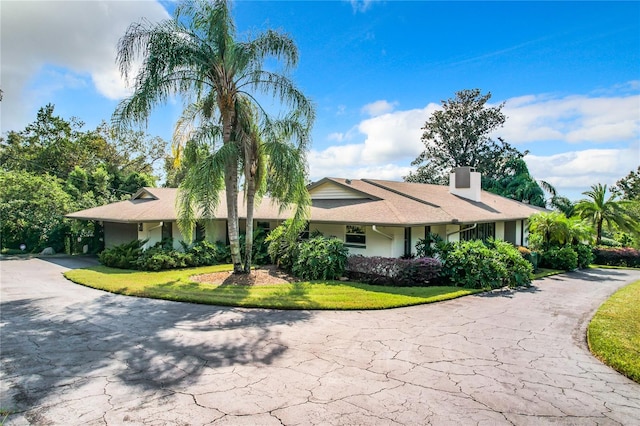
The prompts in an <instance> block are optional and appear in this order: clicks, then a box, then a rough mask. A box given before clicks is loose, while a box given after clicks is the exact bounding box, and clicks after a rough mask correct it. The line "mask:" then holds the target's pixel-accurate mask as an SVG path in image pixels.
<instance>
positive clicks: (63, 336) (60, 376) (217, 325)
mask: <svg viewBox="0 0 640 426" xmlns="http://www.w3.org/2000/svg"><path fill="white" fill-rule="evenodd" d="M56 303H57V301H56V300H55V299H42V298H40V299H37V298H33V299H28V298H27V299H20V300H14V301H8V302H4V303H1V304H0V318H1V321H2V323H3V328H2V354H1V358H2V367H1V369H2V377H3V381H5V385H4V386H3V388H4V389H7V388H9V391H8V392H3V393H4V395H2V397H0V405H1V406H2V407H3V408H10V409H12V411H14V412H25V411H27V410H28V413H25V415H26V416H27V417H28V414H29V413H33V410H34V409H35V408H37V406H38V405H40V404H42V403H44V402H45V401H46V404H47V405H49V404H50V402H51V400H54V401H55V400H56V399H59V400H60V401H61V402H62V401H63V399H65V398H64V397H62V395H63V394H65V395H66V394H67V393H72V392H78V393H79V392H81V391H79V390H78V389H80V388H81V387H84V386H87V385H89V386H90V384H91V382H92V381H96V382H97V383H104V379H105V377H106V378H107V381H108V382H110V383H112V382H116V383H119V384H120V385H121V386H125V387H126V388H130V389H129V390H130V392H131V395H132V399H133V398H135V397H136V396H135V394H136V392H138V393H139V392H141V391H157V390H161V389H166V388H171V387H174V386H176V387H179V386H181V385H182V386H188V384H189V383H193V382H194V381H196V380H197V378H198V377H199V376H201V375H202V374H203V373H205V372H209V373H211V372H212V371H213V370H215V369H217V368H221V367H226V366H234V365H245V364H256V365H260V364H270V363H272V362H273V361H274V360H275V359H276V358H278V357H280V356H282V355H283V354H284V353H285V352H286V351H287V349H288V347H287V345H286V344H285V343H284V342H282V341H281V340H280V338H279V333H277V332H274V330H273V327H277V326H279V325H287V324H291V323H295V322H300V321H307V320H309V319H310V318H311V317H312V316H313V314H312V313H311V312H308V311H271V310H261V309H251V310H248V309H240V308H224V307H218V306H211V305H195V304H185V303H177V302H166V301H160V300H150V299H140V298H134V297H124V296H117V295H116V296H114V295H110V294H101V295H99V296H98V297H96V298H95V299H94V300H93V301H92V302H90V303H85V304H80V303H75V304H71V305H68V306H65V307H62V308H60V309H56V308H55V307H54V308H52V306H55V305H56ZM58 304H59V303H58ZM100 380H102V381H100ZM102 386H104V384H103V385H102ZM90 388H91V387H90ZM75 396H76V397H81V396H82V395H78V394H76V395H75Z"/></svg>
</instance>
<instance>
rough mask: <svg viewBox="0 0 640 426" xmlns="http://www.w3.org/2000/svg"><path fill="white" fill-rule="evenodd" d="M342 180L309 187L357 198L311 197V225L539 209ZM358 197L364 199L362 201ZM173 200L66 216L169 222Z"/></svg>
mask: <svg viewBox="0 0 640 426" xmlns="http://www.w3.org/2000/svg"><path fill="white" fill-rule="evenodd" d="M348 182H349V183H346V181H345V179H338V178H325V179H322V180H321V181H319V182H316V183H314V184H312V185H310V186H309V189H310V192H311V194H312V198H313V191H314V189H315V188H318V187H319V186H320V185H326V184H331V185H337V186H338V187H339V188H341V189H344V190H353V191H355V192H354V193H357V194H358V195H359V196H360V198H352V199H349V198H346V199H345V198H340V199H313V205H312V207H311V220H312V221H313V222H325V223H331V222H333V223H341V224H345V223H347V224H348V223H357V224H375V225H389V226H409V225H414V226H421V225H436V224H444V223H454V222H460V223H471V222H495V221H504V220H515V219H525V218H528V217H529V216H531V215H532V214H534V213H537V212H539V211H542V210H544V209H541V208H539V207H534V206H530V205H528V204H524V203H521V202H518V201H514V200H511V199H508V198H504V197H501V196H498V195H494V194H491V193H489V192H486V191H482V202H474V201H469V200H467V199H465V198H462V197H459V196H456V195H452V194H450V193H449V188H448V187H447V186H440V185H427V184H420V183H408V182H394V181H384V180H375V179H361V180H359V179H353V180H350V181H348ZM363 194H364V195H368V196H369V198H366V197H365V198H362V195H363ZM176 196H177V189H174V188H143V189H141V190H140V191H138V192H137V193H136V194H135V195H134V197H133V198H132V199H131V200H128V201H120V202H116V203H112V204H108V205H105V206H101V207H94V208H91V209H87V210H82V211H79V212H75V213H71V214H69V215H67V217H70V218H75V219H89V220H102V221H107V222H129V223H135V222H159V221H175V220H176V219H177V213H176V209H175V203H176ZM145 197H148V198H145ZM242 197H243V196H242V194H241V195H240V196H239V198H238V205H239V206H240V217H241V218H245V217H246V213H245V209H244V201H243V199H242ZM226 212H227V209H226V202H225V197H224V194H221V197H220V205H219V206H218V208H217V209H216V214H215V217H217V218H221V219H224V218H226ZM290 213H291V210H286V211H284V212H280V211H279V207H278V206H277V205H275V204H274V203H272V202H271V200H269V199H267V198H265V199H264V200H262V202H261V203H260V204H259V205H257V207H256V209H255V214H254V217H255V219H257V220H284V219H286V218H288V217H289V216H290Z"/></svg>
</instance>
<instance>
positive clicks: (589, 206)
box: [575, 184, 640, 244]
mask: <svg viewBox="0 0 640 426" xmlns="http://www.w3.org/2000/svg"><path fill="white" fill-rule="evenodd" d="M582 194H583V195H586V196H587V197H589V198H587V199H583V200H580V201H578V203H577V204H576V205H575V212H576V214H578V216H580V217H581V218H582V219H583V220H586V221H588V222H589V223H591V224H592V225H593V226H594V227H595V228H596V244H600V243H601V242H602V229H603V226H606V228H607V229H608V230H611V229H612V228H613V226H614V225H615V226H617V227H618V228H619V229H621V230H622V231H626V232H632V233H636V234H637V233H638V232H640V221H639V218H638V217H637V215H636V214H635V213H633V211H632V210H630V209H629V207H631V206H632V205H634V202H633V201H627V200H616V198H617V195H616V194H611V195H610V196H609V198H607V185H602V184H597V185H592V186H591V190H590V191H585V192H583V193H582Z"/></svg>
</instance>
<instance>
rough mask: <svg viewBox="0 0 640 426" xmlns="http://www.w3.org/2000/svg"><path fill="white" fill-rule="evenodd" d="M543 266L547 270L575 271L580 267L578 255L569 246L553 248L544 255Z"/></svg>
mask: <svg viewBox="0 0 640 426" xmlns="http://www.w3.org/2000/svg"><path fill="white" fill-rule="evenodd" d="M541 264H542V266H543V267H545V268H552V269H562V270H564V271H573V270H574V269H576V268H577V267H578V254H577V253H576V252H575V251H574V250H573V249H572V248H571V247H569V246H566V247H562V248H558V247H552V248H550V249H548V250H547V251H545V252H544V253H543V255H542V262H541Z"/></svg>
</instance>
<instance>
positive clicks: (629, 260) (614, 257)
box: [593, 247, 640, 268]
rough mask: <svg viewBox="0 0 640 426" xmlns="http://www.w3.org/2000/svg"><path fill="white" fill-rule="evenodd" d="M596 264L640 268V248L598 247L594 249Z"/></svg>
mask: <svg viewBox="0 0 640 426" xmlns="http://www.w3.org/2000/svg"><path fill="white" fill-rule="evenodd" d="M593 254H594V256H595V259H594V261H593V263H595V264H596V265H609V266H626V267H631V268H640V250H637V249H634V248H630V247H625V248H609V247H596V248H594V249H593Z"/></svg>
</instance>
